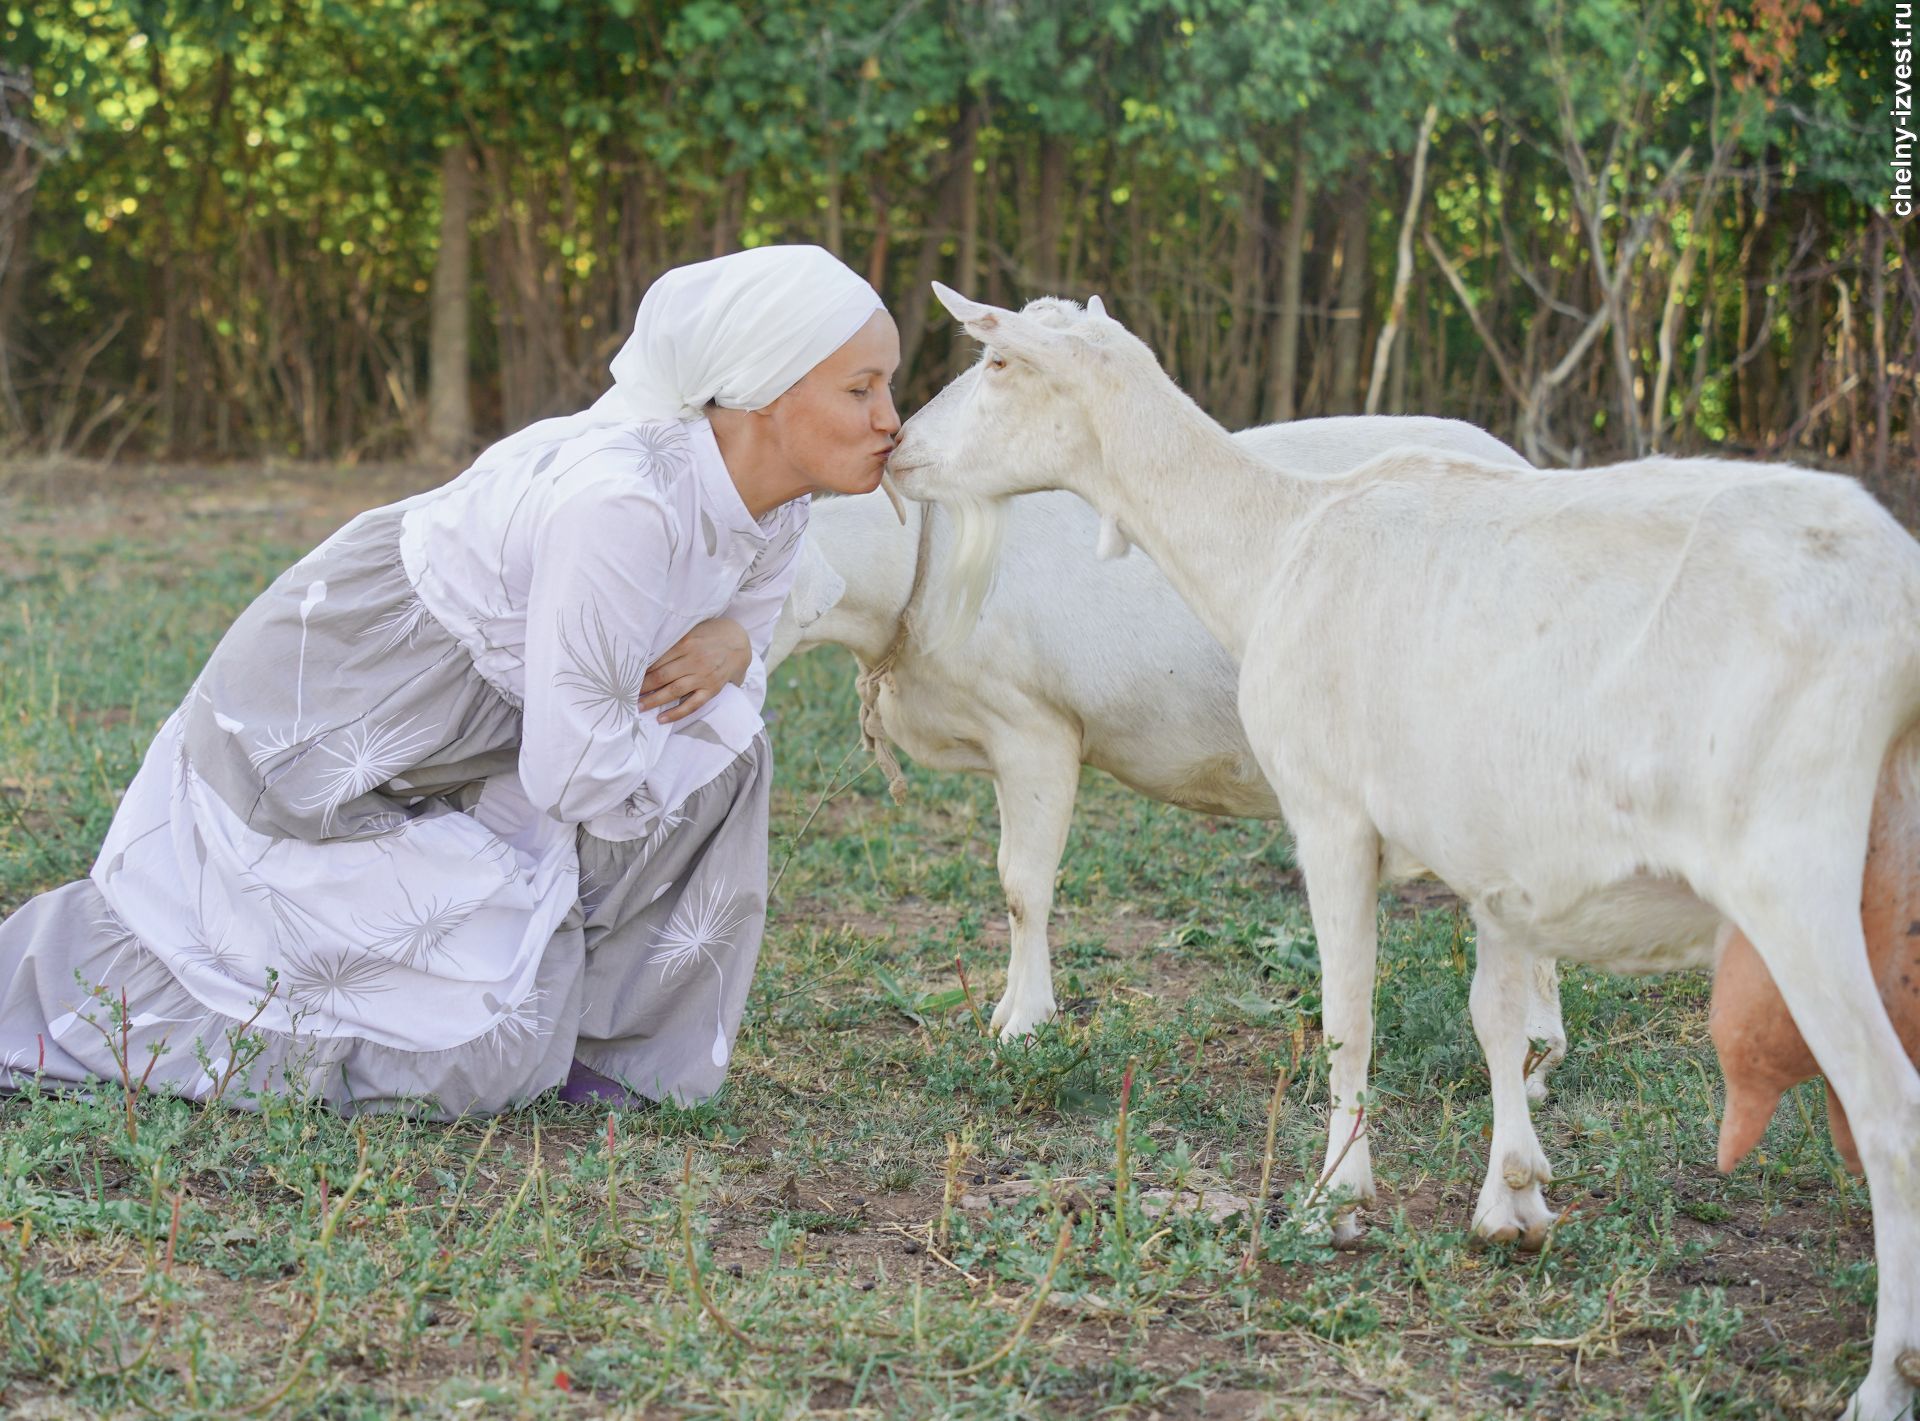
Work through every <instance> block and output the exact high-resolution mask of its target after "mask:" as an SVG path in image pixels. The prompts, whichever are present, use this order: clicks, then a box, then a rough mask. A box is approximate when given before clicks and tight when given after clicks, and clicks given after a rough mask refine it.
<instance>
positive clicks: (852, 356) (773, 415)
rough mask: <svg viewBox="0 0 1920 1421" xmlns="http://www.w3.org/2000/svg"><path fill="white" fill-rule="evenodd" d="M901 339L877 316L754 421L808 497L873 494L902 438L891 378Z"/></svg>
mask: <svg viewBox="0 0 1920 1421" xmlns="http://www.w3.org/2000/svg"><path fill="white" fill-rule="evenodd" d="M899 364H900V332H899V330H898V329H897V328H896V327H895V326H894V324H893V317H891V316H889V315H888V314H887V313H886V312H885V311H875V312H874V313H873V315H872V316H871V317H870V318H869V319H868V320H867V323H866V324H865V325H863V326H862V327H860V329H859V330H857V331H855V332H854V333H853V336H852V338H851V339H849V340H848V341H847V343H846V344H845V345H843V346H841V347H840V348H839V349H838V350H836V351H834V353H833V354H832V355H829V356H828V357H827V358H826V359H825V360H823V361H821V362H820V363H819V364H818V365H816V366H814V367H813V369H811V370H809V371H808V372H807V373H806V374H805V375H803V376H802V377H801V378H800V381H799V383H798V384H796V385H794V387H793V388H792V389H790V390H788V391H787V392H786V393H785V394H784V395H782V396H781V397H780V398H779V399H777V400H775V401H774V402H773V403H772V404H770V405H768V406H767V407H766V408H765V409H764V410H762V411H761V412H760V413H762V414H763V415H765V416H766V417H767V419H768V421H769V426H768V428H769V430H770V432H771V433H772V435H773V437H774V440H775V443H776V445H777V447H778V448H779V451H780V453H781V454H782V455H783V456H784V457H785V460H786V461H787V463H788V464H789V465H790V466H791V467H792V469H793V471H794V472H795V473H796V474H797V475H798V476H799V477H800V479H801V480H802V481H803V482H804V483H805V484H806V486H807V488H808V489H809V490H810V491H813V492H817V493H871V492H873V490H875V489H876V488H878V487H880V475H881V474H882V473H883V472H885V470H886V467H887V456H888V455H890V454H892V453H893V442H894V439H895V438H896V437H897V436H898V435H899V433H900V415H899V412H898V411H897V410H895V409H894V407H893V390H892V381H893V372H894V371H895V370H896V369H897V368H898V367H899Z"/></svg>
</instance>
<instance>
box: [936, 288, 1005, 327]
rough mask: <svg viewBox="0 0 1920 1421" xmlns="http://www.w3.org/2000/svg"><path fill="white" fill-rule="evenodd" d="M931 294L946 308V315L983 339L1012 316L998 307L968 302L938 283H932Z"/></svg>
mask: <svg viewBox="0 0 1920 1421" xmlns="http://www.w3.org/2000/svg"><path fill="white" fill-rule="evenodd" d="M933 294H934V295H935V296H937V297H939V298H940V304H941V305H942V306H945V307H946V308H947V313H948V314H949V315H951V316H952V317H953V318H954V320H956V321H958V322H960V324H961V325H963V326H965V327H966V328H967V329H968V330H970V331H972V332H973V333H974V334H975V335H979V336H981V337H982V338H983V339H984V338H985V334H989V333H992V332H994V331H997V330H998V329H999V328H1000V322H1001V320H1002V318H1003V317H1008V316H1011V315H1012V314H1013V312H1011V311H1003V310H1001V309H1000V308H999V307H998V306H989V305H986V304H985V303H984V302H980V301H974V300H970V299H968V298H967V297H965V296H962V295H961V294H960V293H959V292H958V291H955V290H954V289H953V288H952V287H951V286H947V285H944V284H943V283H941V282H938V281H936V282H934V283H933Z"/></svg>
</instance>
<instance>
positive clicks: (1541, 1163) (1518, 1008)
mask: <svg viewBox="0 0 1920 1421" xmlns="http://www.w3.org/2000/svg"><path fill="white" fill-rule="evenodd" d="M1475 924H1476V926H1477V928H1478V937H1479V943H1478V947H1477V950H1476V958H1477V960H1476V962H1475V964H1474V970H1473V992H1472V998H1471V1000H1472V1005H1473V1030H1474V1034H1475V1035H1477V1036H1478V1037H1479V1038H1480V1049H1481V1050H1482V1051H1484V1052H1485V1053H1486V1057H1487V1073H1488V1076H1489V1078H1490V1079H1491V1081H1492V1085H1493V1143H1492V1145H1491V1147H1490V1149H1489V1153H1488V1158H1487V1177H1486V1181H1485V1183H1483V1184H1482V1185H1481V1186H1480V1199H1479V1202H1478V1203H1477V1204H1476V1205H1475V1206H1474V1211H1473V1231H1474V1233H1475V1235H1477V1236H1478V1237H1480V1238H1483V1239H1491V1240H1494V1241H1497V1242H1500V1243H1515V1242H1517V1243H1518V1244H1519V1245H1520V1247H1522V1248H1524V1249H1528V1250H1533V1249H1537V1248H1539V1247H1540V1245H1541V1244H1543V1243H1545V1242H1546V1238H1547V1230H1548V1229H1549V1228H1550V1227H1551V1226H1552V1224H1553V1220H1554V1213H1553V1210H1552V1209H1551V1208H1549V1207H1548V1205H1547V1200H1546V1196H1545V1195H1544V1194H1543V1193H1542V1192H1541V1187H1542V1186H1543V1185H1545V1184H1547V1183H1549V1182H1550V1181H1551V1180H1552V1178H1553V1171H1552V1169H1551V1168H1549V1166H1548V1164H1547V1157H1546V1155H1545V1154H1543V1153H1542V1152H1541V1150H1540V1139H1539V1136H1537V1135H1536V1134H1534V1131H1533V1119H1532V1117H1531V1116H1530V1115H1529V1114H1528V1113H1527V1077H1526V1069H1527V1051H1528V1040H1527V1033H1528V1032H1529V1031H1530V1030H1531V1029H1532V1027H1533V1024H1534V1022H1533V1016H1532V1009H1533V1006H1534V1000H1533V998H1534V996H1535V995H1536V994H1537V992H1538V988H1539V978H1538V976H1537V975H1536V974H1535V971H1534V968H1535V966H1536V964H1537V962H1538V961H1539V959H1538V958H1535V957H1534V956H1533V955H1532V954H1531V953H1528V952H1525V951H1523V950H1522V949H1520V948H1518V947H1516V946H1515V945H1514V944H1513V943H1512V942H1510V941H1508V940H1507V939H1506V937H1505V936H1504V935H1503V934H1502V933H1501V931H1500V930H1499V929H1498V928H1497V927H1493V926H1490V925H1489V924H1488V923H1487V921H1486V920H1485V919H1484V918H1482V917H1481V916H1480V915H1478V914H1476V915H1475ZM1556 1000H1557V994H1556Z"/></svg>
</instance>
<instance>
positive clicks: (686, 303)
mask: <svg viewBox="0 0 1920 1421" xmlns="http://www.w3.org/2000/svg"><path fill="white" fill-rule="evenodd" d="M884 309H885V307H884V306H883V305H882V303H881V301H880V297H879V295H878V293H876V292H875V291H874V289H873V288H872V287H871V286H869V285H868V284H867V283H866V282H865V281H864V280H862V279H861V278H860V277H859V276H857V275H855V274H854V273H853V272H852V271H851V270H850V269H849V268H848V267H847V266H846V264H845V263H844V262H842V261H841V260H840V259H839V258H838V257H836V256H834V255H833V253H831V252H829V251H827V250H826V249H825V248H824V247H807V246H794V247H756V248H754V249H753V250H751V251H745V252H735V253H733V254H732V255H731V256H724V257H715V258H714V259H713V260H712V261H704V262H695V263H693V264H692V265H691V266H681V267H675V268H674V269H673V270H672V271H669V272H667V273H666V274H665V275H664V276H662V277H661V278H660V279H659V280H658V281H656V282H654V283H653V285H652V286H650V287H649V288H647V294H646V297H645V298H644V299H643V300H642V301H641V302H640V314H639V316H638V317H637V318H636V319H635V321H634V325H633V334H632V335H631V336H629V337H628V338H627V343H626V344H625V345H623V346H622V347H621V348H620V353H619V354H618V355H616V356H614V357H613V380H614V386H613V389H612V390H610V391H608V392H607V394H606V395H605V396H603V397H602V399H601V401H600V403H599V405H596V406H595V412H596V413H602V412H611V411H608V410H604V409H603V407H606V406H609V405H617V406H618V408H619V409H620V412H621V413H623V414H625V415H626V416H627V417H628V418H631V419H698V418H700V416H701V411H702V410H703V409H705V407H706V405H707V403H708V402H709V401H712V402H713V403H715V404H718V405H720V406H721V407H722V408H725V409H738V410H757V409H762V408H764V407H765V406H767V405H770V404H772V403H773V402H774V401H775V400H777V399H778V398H779V397H780V396H781V395H784V394H785V393H786V392H787V391H788V390H789V389H790V388H792V386H793V384H794V382H796V381H797V380H799V378H800V377H801V376H802V375H805V374H806V373H807V372H808V371H809V370H811V369H813V367H814V366H816V365H818V364H819V363H820V362H821V361H822V360H825V359H826V358H827V357H828V356H829V355H831V354H833V352H834V351H836V350H838V349H839V348H840V347H841V346H843V345H845V344H846V343H847V341H848V340H849V339H850V338H851V337H852V336H853V333H854V332H855V331H857V330H859V329H860V327H861V326H863V325H865V324H866V323H867V321H868V319H869V318H871V317H872V315H873V313H874V312H876V311H880V310H884Z"/></svg>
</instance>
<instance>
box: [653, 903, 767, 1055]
mask: <svg viewBox="0 0 1920 1421" xmlns="http://www.w3.org/2000/svg"><path fill="white" fill-rule="evenodd" d="M742 916H743V915H742V913H741V911H740V908H739V899H738V898H736V897H729V898H727V899H726V901H725V902H724V903H723V902H722V901H721V896H720V889H719V888H718V886H709V887H708V888H707V889H706V891H705V892H703V893H699V894H697V895H694V896H692V897H690V898H688V899H686V900H684V901H682V902H681V903H680V905H679V906H678V907H677V908H675V909H674V912H673V916H672V917H671V918H669V919H668V920H667V925H666V926H665V927H664V928H662V929H660V935H659V937H657V938H655V939H654V947H655V949H656V950H655V952H654V954H653V955H652V956H651V957H649V958H648V959H647V961H648V962H650V963H653V964H655V965H657V966H658V967H659V968H660V980H661V981H662V982H670V981H672V980H673V979H674V978H675V977H678V976H679V975H680V973H681V972H682V971H684V970H685V969H686V968H687V967H688V966H689V965H690V964H691V963H692V962H693V960H694V959H695V958H698V957H704V958H706V959H707V965H708V966H710V967H711V968H713V976H714V982H715V987H714V1028H713V1064H714V1065H716V1066H724V1065H726V1064H727V1058H728V1057H729V1056H730V1055H731V1054H732V1053H731V1052H730V1051H729V1050H728V1048H727V1028H726V1023H725V1022H724V1021H722V1020H721V1017H720V1007H721V1002H722V1000H723V999H724V997H725V995H726V985H727V979H726V974H725V973H724V972H722V971H721V970H720V959H719V958H717V957H715V956H714V955H713V949H714V948H716V947H725V946H727V945H728V941H729V939H730V938H732V936H733V933H734V930H735V929H736V928H738V927H739V926H740V922H741V918H742Z"/></svg>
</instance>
